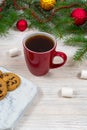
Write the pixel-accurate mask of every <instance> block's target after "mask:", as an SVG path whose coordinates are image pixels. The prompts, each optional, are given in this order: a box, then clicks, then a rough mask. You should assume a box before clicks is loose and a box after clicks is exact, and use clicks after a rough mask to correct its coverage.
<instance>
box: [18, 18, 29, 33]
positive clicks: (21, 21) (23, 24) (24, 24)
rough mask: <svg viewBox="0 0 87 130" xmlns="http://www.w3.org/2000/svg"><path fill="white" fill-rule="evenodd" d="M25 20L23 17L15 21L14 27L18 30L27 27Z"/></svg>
mask: <svg viewBox="0 0 87 130" xmlns="http://www.w3.org/2000/svg"><path fill="white" fill-rule="evenodd" d="M27 26H28V25H27V21H26V20H24V19H21V20H19V21H18V22H17V24H16V27H17V29H18V30H19V31H24V30H25V29H26V28H27Z"/></svg>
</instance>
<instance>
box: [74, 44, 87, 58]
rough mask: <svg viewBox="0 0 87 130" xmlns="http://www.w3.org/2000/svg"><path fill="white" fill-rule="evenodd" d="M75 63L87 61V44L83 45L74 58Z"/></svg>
mask: <svg viewBox="0 0 87 130" xmlns="http://www.w3.org/2000/svg"><path fill="white" fill-rule="evenodd" d="M73 59H74V60H75V61H82V60H83V59H87V43H85V44H83V45H82V46H81V47H80V48H79V49H78V50H77V51H76V53H75V55H74V58H73Z"/></svg>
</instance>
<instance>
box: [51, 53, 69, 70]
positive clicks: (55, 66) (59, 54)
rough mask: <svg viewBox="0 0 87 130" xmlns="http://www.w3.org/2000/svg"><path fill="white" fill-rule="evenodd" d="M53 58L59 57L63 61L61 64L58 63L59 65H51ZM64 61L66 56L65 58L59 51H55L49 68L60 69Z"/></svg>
mask: <svg viewBox="0 0 87 130" xmlns="http://www.w3.org/2000/svg"><path fill="white" fill-rule="evenodd" d="M55 56H58V57H61V58H62V59H63V62H62V63H59V64H54V63H53V58H54V57H55ZM66 60H67V56H66V54H65V53H63V52H60V51H55V52H54V54H53V57H52V63H51V66H50V68H57V67H61V66H62V65H64V64H65V62H66Z"/></svg>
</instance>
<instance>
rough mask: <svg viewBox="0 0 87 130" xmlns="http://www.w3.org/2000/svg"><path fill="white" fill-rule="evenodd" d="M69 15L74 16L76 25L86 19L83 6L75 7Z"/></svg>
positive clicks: (86, 14)
mask: <svg viewBox="0 0 87 130" xmlns="http://www.w3.org/2000/svg"><path fill="white" fill-rule="evenodd" d="M71 17H72V18H74V20H75V24H76V25H78V26H79V25H82V24H84V23H85V21H86V20H87V12H86V11H85V10H84V9H83V8H76V9H74V10H73V11H72V13H71Z"/></svg>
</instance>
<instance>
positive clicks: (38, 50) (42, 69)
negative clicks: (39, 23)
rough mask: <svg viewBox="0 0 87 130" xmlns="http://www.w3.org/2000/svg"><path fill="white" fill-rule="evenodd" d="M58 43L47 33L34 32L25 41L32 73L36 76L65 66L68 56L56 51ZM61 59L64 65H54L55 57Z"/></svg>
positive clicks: (26, 58)
mask: <svg viewBox="0 0 87 130" xmlns="http://www.w3.org/2000/svg"><path fill="white" fill-rule="evenodd" d="M56 46H57V41H56V38H55V37H54V36H52V35H51V34H49V33H46V32H33V33H31V34H29V35H28V36H26V37H25V38H24V39H23V47H24V56H25V60H26V63H27V66H28V68H29V70H30V72H31V73H32V74H34V75H36V76H41V75H44V74H46V73H48V71H49V69H53V68H59V67H61V66H63V65H64V64H65V62H66V60H67V56H66V54H65V53H63V52H59V51H56ZM56 56H57V57H61V58H62V59H63V62H62V63H59V62H58V63H56V64H55V63H54V62H53V59H54V58H55V57H56Z"/></svg>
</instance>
